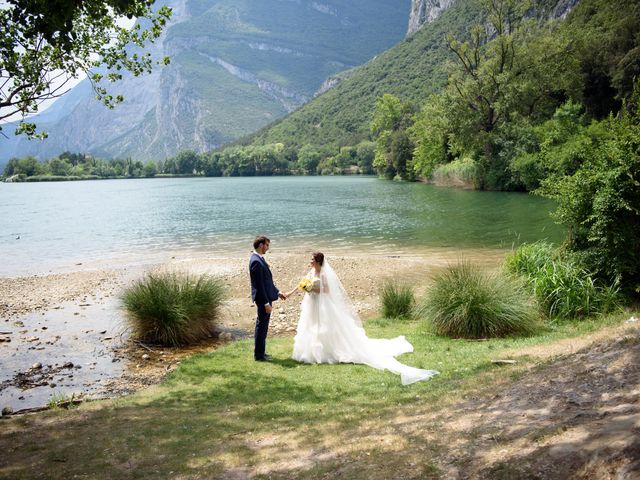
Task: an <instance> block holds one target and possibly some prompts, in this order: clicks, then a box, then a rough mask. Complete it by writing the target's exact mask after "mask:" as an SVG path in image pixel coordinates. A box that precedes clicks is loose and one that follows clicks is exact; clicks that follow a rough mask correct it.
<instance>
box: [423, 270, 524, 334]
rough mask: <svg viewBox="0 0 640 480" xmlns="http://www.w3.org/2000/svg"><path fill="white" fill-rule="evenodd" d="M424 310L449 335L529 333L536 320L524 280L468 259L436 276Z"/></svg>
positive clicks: (433, 323)
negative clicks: (486, 267)
mask: <svg viewBox="0 0 640 480" xmlns="http://www.w3.org/2000/svg"><path fill="white" fill-rule="evenodd" d="M421 310H422V313H423V315H425V316H427V317H428V318H429V320H430V322H431V325H432V327H433V329H434V331H435V332H436V333H438V334H440V335H446V336H449V337H466V338H486V337H499V336H504V335H510V334H529V333H532V332H533V331H535V328H536V324H537V321H536V310H535V308H534V306H533V301H532V299H531V297H530V295H529V294H528V293H527V291H526V289H525V288H524V285H523V283H522V282H520V281H519V280H518V279H516V278H513V277H509V276H507V275H505V274H503V273H494V274H490V273H486V272H484V271H483V270H482V269H481V268H480V267H478V266H476V265H472V264H470V263H467V262H462V263H460V264H458V265H453V266H449V267H448V268H447V269H446V270H445V271H444V272H442V273H441V274H439V275H438V276H437V277H436V278H435V284H434V285H433V287H432V288H431V289H430V291H429V292H428V294H427V297H426V299H425V302H424V304H423V307H422V309H421Z"/></svg>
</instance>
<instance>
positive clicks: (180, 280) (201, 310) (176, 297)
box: [122, 273, 225, 346]
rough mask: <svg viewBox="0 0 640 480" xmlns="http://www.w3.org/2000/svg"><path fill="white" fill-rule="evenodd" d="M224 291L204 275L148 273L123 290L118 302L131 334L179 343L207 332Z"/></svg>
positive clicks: (140, 337) (219, 285) (151, 340)
mask: <svg viewBox="0 0 640 480" xmlns="http://www.w3.org/2000/svg"><path fill="white" fill-rule="evenodd" d="M224 295H225V292H224V286H223V284H222V282H221V281H220V280H218V279H216V278H213V277H211V276H208V275H201V276H199V277H194V276H192V275H188V274H179V273H157V274H155V273H149V274H147V275H146V276H145V277H144V278H143V279H141V280H139V281H137V282H136V283H134V284H133V285H132V286H130V287H129V288H127V289H126V290H125V292H124V293H123V295H122V304H123V307H124V309H125V311H126V312H127V318H128V321H129V324H130V326H131V329H132V336H133V338H136V339H138V340H142V341H145V342H149V343H154V344H160V345H170V346H179V345H189V344H193V343H196V342H198V341H200V340H202V339H203V338H207V337H208V336H210V334H211V333H212V332H213V329H214V328H215V321H216V319H217V317H218V308H219V307H220V304H221V303H222V301H223V299H224Z"/></svg>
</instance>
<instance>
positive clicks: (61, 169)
mask: <svg viewBox="0 0 640 480" xmlns="http://www.w3.org/2000/svg"><path fill="white" fill-rule="evenodd" d="M49 169H50V170H51V174H52V175H59V176H62V177H66V176H68V175H70V174H71V164H70V163H69V161H68V160H66V159H64V158H61V157H58V158H52V159H51V160H49Z"/></svg>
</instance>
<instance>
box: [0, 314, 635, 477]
mask: <svg viewBox="0 0 640 480" xmlns="http://www.w3.org/2000/svg"><path fill="white" fill-rule="evenodd" d="M627 317H628V313H627V315H625V316H622V315H618V316H610V317H601V318H598V319H589V320H586V321H584V322H565V323H561V324H555V325H553V326H551V327H549V328H547V329H545V330H543V331H541V332H540V333H539V334H538V335H535V336H531V337H527V338H504V339H492V340H489V341H486V342H471V341H465V340H453V339H449V338H445V337H438V336H435V335H433V334H432V333H429V332H427V331H425V330H424V326H423V324H422V323H421V322H419V321H407V322H402V323H394V324H388V325H386V326H383V325H373V324H371V323H368V324H367V325H366V329H367V333H368V334H369V336H370V337H373V338H392V337H395V336H397V335H406V336H407V338H408V340H409V341H410V342H411V343H412V344H413V345H414V348H415V353H412V354H406V355H403V356H401V357H399V359H400V360H401V361H402V362H404V363H407V364H410V365H414V366H417V367H422V368H435V369H438V370H439V371H440V372H441V375H440V376H438V377H436V378H434V379H431V380H429V381H427V382H419V383H417V384H414V385H411V386H408V387H404V386H402V385H401V384H400V379H399V377H398V376H396V375H393V374H390V373H387V372H381V371H378V370H374V369H372V368H369V367H366V366H363V365H305V364H298V363H296V362H294V361H293V360H291V359H290V355H291V351H292V346H293V339H292V338H290V337H288V338H270V339H269V340H268V343H269V345H268V346H269V351H270V352H271V353H272V354H273V356H274V358H275V361H274V362H273V363H256V362H254V361H253V359H252V348H253V346H252V341H251V340H242V341H238V342H234V343H231V344H228V345H226V346H224V347H222V348H220V349H218V350H217V351H214V352H212V353H209V354H202V355H196V356H193V357H191V358H189V359H187V360H185V361H184V362H182V364H181V365H180V367H179V368H178V369H177V370H176V371H174V372H173V373H172V374H170V376H169V377H168V378H167V379H166V381H164V382H163V383H162V384H161V385H159V386H157V387H154V388H151V389H148V390H145V391H142V392H140V393H138V394H136V395H133V396H130V397H124V398H120V399H116V400H112V401H104V402H97V403H94V404H84V405H81V406H80V407H79V408H78V409H75V410H72V411H67V410H54V411H49V412H47V413H44V414H40V415H38V416H26V417H22V418H16V419H10V420H7V421H6V423H4V424H3V429H2V430H1V431H0V448H3V451H5V452H6V453H7V456H6V457H5V459H9V458H10V459H11V460H10V464H6V463H5V462H6V461H7V460H4V461H3V460H2V459H0V477H2V476H5V477H10V478H33V472H44V471H46V472H49V473H48V475H49V477H48V478H72V477H73V476H74V475H76V476H78V477H86V478H189V479H195V478H217V477H219V476H220V475H221V474H222V472H223V471H226V472H227V474H229V475H230V473H229V472H230V471H235V472H240V473H242V472H247V471H251V470H252V469H258V470H259V469H261V468H265V465H273V464H274V463H275V464H278V463H279V462H281V463H282V464H286V462H292V459H299V458H304V457H305V456H306V455H312V454H314V455H321V454H322V453H323V452H327V451H329V452H330V451H331V450H330V449H331V448H332V446H335V445H343V446H344V445H351V446H352V447H351V448H353V451H351V452H347V453H345V454H344V455H346V457H345V458H340V457H332V456H331V455H328V456H327V457H325V460H321V461H319V462H315V461H314V462H312V463H310V464H305V463H304V462H302V464H301V466H299V467H298V466H295V462H294V466H292V467H290V468H287V467H284V466H279V467H273V466H272V467H271V470H269V471H268V472H269V473H268V474H266V473H265V474H264V478H276V479H278V478H281V479H286V478H300V479H305V478H318V477H321V476H322V475H329V476H330V473H331V471H332V470H333V469H334V468H338V467H340V468H344V465H347V464H353V465H354V471H353V472H351V473H352V474H350V475H349V478H352V479H362V480H364V479H367V478H393V474H394V472H395V473H397V472H398V471H402V469H406V468H407V465H406V464H405V463H403V462H405V460H406V458H405V457H403V455H404V454H400V451H397V452H396V454H393V455H391V454H390V452H389V451H388V450H385V448H373V447H371V446H370V445H368V444H367V443H366V441H365V440H364V439H365V438H366V435H367V432H368V431H369V430H368V429H369V428H370V427H373V426H375V425H378V428H381V429H384V428H385V425H387V424H388V421H389V420H390V419H391V418H394V417H395V416H396V415H405V416H408V417H409V418H410V416H412V415H416V414H421V413H428V412H430V411H439V410H440V409H442V408H443V407H446V405H447V404H448V403H449V402H455V401H457V400H458V399H461V398H463V397H464V396H465V395H467V394H470V393H472V392H474V391H476V390H477V389H479V388H486V387H488V386H491V387H492V388H499V387H500V386H501V385H503V384H506V383H507V382H509V381H512V379H513V377H514V376H518V375H520V374H521V373H522V372H525V371H526V370H527V368H530V367H531V366H532V365H533V364H534V361H533V360H531V359H529V358H528V357H526V356H524V357H521V358H518V363H517V364H516V365H513V366H507V367H504V366H502V367H500V366H496V365H493V364H492V363H491V359H494V358H504V356H505V355H513V352H514V351H515V352H517V351H518V350H522V349H523V348H525V347H528V346H534V345H539V344H545V343H549V342H552V341H554V340H558V339H562V338H566V337H571V336H577V335H580V334H584V333H587V332H590V331H593V330H597V329H599V328H602V327H604V326H607V325H613V324H616V323H619V322H621V321H622V320H623V319H624V318H627ZM507 352H511V353H507ZM424 428H425V429H437V424H434V425H431V424H425V425H424ZM353 438H358V441H356V442H352V439H353ZM79 439H82V441H79ZM446 441H447V439H443V440H442V442H446ZM381 447H382V445H381ZM405 447H406V452H407V454H409V453H410V452H411V451H412V450H413V451H415V449H416V448H418V449H419V450H420V452H421V454H424V455H425V458H424V459H423V460H422V461H421V464H422V465H423V467H422V468H424V471H425V474H427V473H433V474H435V473H437V469H436V468H435V467H434V466H433V465H431V464H430V462H429V455H433V454H435V453H437V452H438V451H439V450H443V449H447V448H448V445H446V444H443V443H437V442H434V443H433V444H430V445H429V446H428V447H424V448H426V449H427V450H423V447H422V446H418V445H411V443H407V444H406V445H405ZM292 450H293V453H292ZM402 451H405V450H402ZM314 452H315V453H314ZM396 457H397V458H396ZM313 463H315V466H313V467H311V465H312V464H313ZM51 465H55V467H56V468H55V470H52V469H51V468H50V467H51ZM355 467H357V468H355ZM367 467H371V468H373V467H375V468H376V469H378V471H377V472H375V475H372V472H371V471H369V470H367ZM259 478H263V477H260V476H259Z"/></svg>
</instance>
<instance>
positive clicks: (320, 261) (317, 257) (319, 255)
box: [311, 252, 324, 266]
mask: <svg viewBox="0 0 640 480" xmlns="http://www.w3.org/2000/svg"><path fill="white" fill-rule="evenodd" d="M311 256H312V257H313V259H314V260H315V261H316V262H317V263H318V265H320V266H322V264H323V263H324V253H322V252H313V253H312V254H311Z"/></svg>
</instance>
